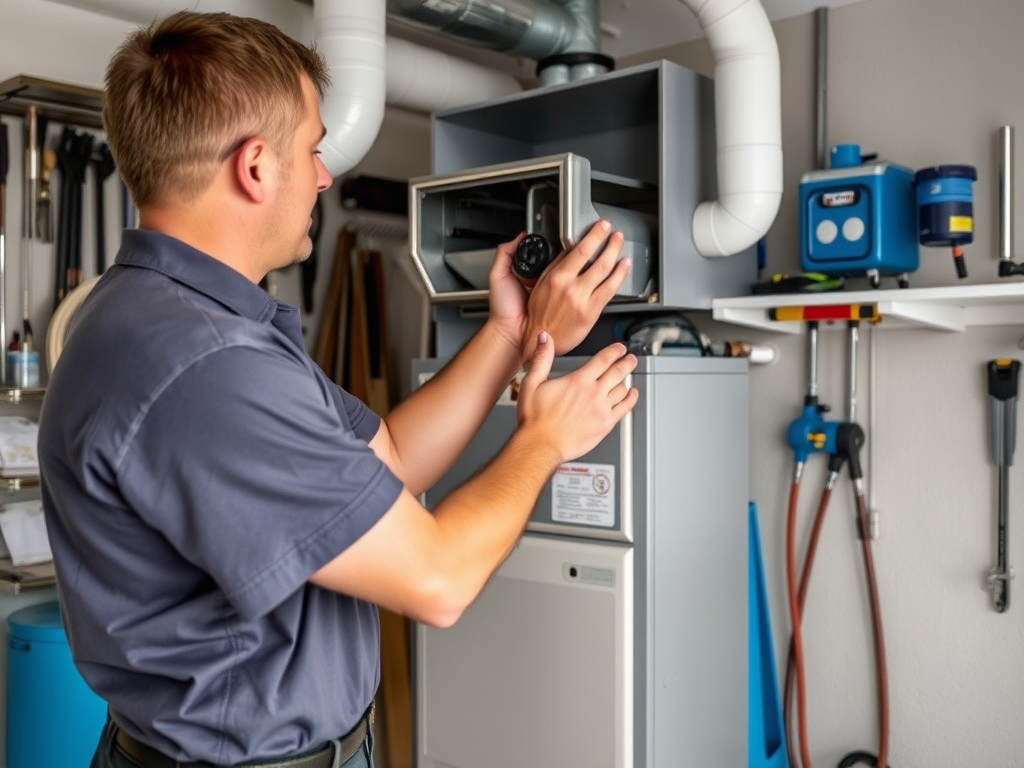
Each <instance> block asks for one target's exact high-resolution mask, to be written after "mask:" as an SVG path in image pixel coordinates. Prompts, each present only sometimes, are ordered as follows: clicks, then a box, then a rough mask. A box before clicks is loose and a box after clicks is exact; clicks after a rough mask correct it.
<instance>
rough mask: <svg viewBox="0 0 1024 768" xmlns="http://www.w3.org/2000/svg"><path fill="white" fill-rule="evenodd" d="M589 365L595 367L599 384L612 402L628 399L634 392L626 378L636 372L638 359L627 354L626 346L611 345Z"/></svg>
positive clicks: (599, 353) (617, 343) (600, 352)
mask: <svg viewBox="0 0 1024 768" xmlns="http://www.w3.org/2000/svg"><path fill="white" fill-rule="evenodd" d="M587 365H589V366H592V367H593V372H594V374H595V375H596V379H597V382H598V384H599V386H600V387H602V388H603V389H604V390H605V391H606V392H607V393H608V397H609V399H610V400H611V401H612V402H618V401H622V400H625V399H628V398H629V396H630V392H631V391H634V392H635V390H632V388H631V387H629V386H628V385H627V384H626V378H627V377H628V376H629V375H630V374H631V373H632V372H633V371H634V370H636V366H637V357H636V355H634V354H632V353H627V352H626V347H625V345H624V344H621V343H619V342H616V343H614V344H609V345H608V346H607V347H605V348H604V349H602V350H600V351H599V352H598V353H597V354H596V355H594V356H593V358H591V360H590V361H589V363H587Z"/></svg>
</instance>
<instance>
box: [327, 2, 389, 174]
mask: <svg viewBox="0 0 1024 768" xmlns="http://www.w3.org/2000/svg"><path fill="white" fill-rule="evenodd" d="M313 19H314V24H315V28H316V46H317V48H318V49H319V50H320V52H321V53H322V54H323V56H324V59H325V60H326V61H327V64H328V67H329V69H330V73H331V80H332V87H331V90H330V91H329V92H328V93H327V94H326V95H325V96H324V101H323V104H322V105H321V108H320V115H321V118H322V119H323V122H324V125H325V126H326V128H327V134H326V135H325V136H324V138H323V140H322V141H321V142H320V157H321V159H322V160H323V162H324V165H325V166H327V170H328V171H329V172H330V174H331V176H332V177H333V176H340V175H341V174H343V173H345V172H346V171H349V170H351V169H352V168H353V167H355V166H356V165H357V164H358V163H359V161H360V160H362V159H363V157H365V156H366V153H367V152H369V151H370V147H372V146H373V142H374V140H376V138H377V133H378V132H379V131H380V126H381V123H382V122H384V94H385V76H384V71H385V70H384V62H385V57H384V51H385V45H384V30H385V26H386V23H387V13H386V12H385V9H384V0H376V2H367V0H315V2H314V4H313Z"/></svg>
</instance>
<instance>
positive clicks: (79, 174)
mask: <svg viewBox="0 0 1024 768" xmlns="http://www.w3.org/2000/svg"><path fill="white" fill-rule="evenodd" d="M92 145H93V136H92V134H90V133H79V132H77V131H75V130H74V129H73V128H70V127H65V128H64V131H63V133H62V134H61V140H60V144H59V145H58V147H57V161H58V163H59V165H60V170H61V173H62V176H63V180H62V183H61V206H60V220H59V223H58V226H57V265H56V269H55V271H54V281H55V285H54V306H55V307H56V305H57V304H59V303H60V301H61V299H63V298H64V296H66V295H67V293H68V292H69V291H71V290H72V289H73V288H75V287H77V286H78V285H79V284H80V283H81V282H82V186H83V185H84V184H85V169H86V168H87V167H88V165H89V158H90V157H91V156H92Z"/></svg>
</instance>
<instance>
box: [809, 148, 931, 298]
mask: <svg viewBox="0 0 1024 768" xmlns="http://www.w3.org/2000/svg"><path fill="white" fill-rule="evenodd" d="M919 263H920V258H919V255H918V242H917V202H916V197H915V193H914V174H913V172H912V171H911V170H910V169H909V168H904V167H902V166H899V165H894V164H892V163H887V162H874V163H867V164H864V165H859V164H858V165H854V166H852V167H839V168H836V167H833V168H830V169H828V170H822V171H811V172H809V173H805V174H804V176H803V178H802V179H801V181H800V267H801V269H803V270H804V271H805V272H823V273H825V274H830V275H841V276H844V277H856V276H867V277H869V278H871V281H872V284H873V285H874V286H875V287H877V286H878V278H879V276H880V275H897V276H900V277H901V284H902V282H903V279H904V278H905V276H906V274H908V273H910V272H913V271H914V270H916V269H917V268H918V265H919Z"/></svg>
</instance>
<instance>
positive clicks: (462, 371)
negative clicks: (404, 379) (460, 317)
mask: <svg viewBox="0 0 1024 768" xmlns="http://www.w3.org/2000/svg"><path fill="white" fill-rule="evenodd" d="M520 355H521V352H520V350H518V349H516V348H514V347H513V346H512V345H511V344H510V343H509V342H508V341H507V340H506V339H505V338H503V337H502V336H501V335H500V334H498V333H496V332H495V331H494V329H493V327H492V326H491V325H490V323H485V324H484V326H483V327H482V328H481V329H480V330H479V331H477V332H476V333H475V334H473V336H472V337H471V338H470V339H469V341H468V342H466V344H465V346H464V347H463V348H462V349H461V350H459V352H458V353H457V354H456V355H455V357H453V358H452V359H451V360H450V361H449V362H448V363H447V364H446V365H445V366H444V368H442V369H441V370H440V371H438V372H437V373H436V374H434V376H433V377H432V378H431V379H430V380H429V381H428V382H426V383H425V384H424V385H423V386H422V387H420V388H418V389H417V390H416V391H414V392H413V393H412V395H410V396H409V397H408V398H407V399H406V400H405V401H404V402H402V403H401V404H400V405H398V406H397V407H396V408H395V409H394V410H393V411H392V412H391V413H390V414H389V415H388V416H387V417H386V419H385V422H386V425H387V429H388V432H389V434H390V439H391V460H390V461H388V464H389V465H390V466H391V468H392V470H393V471H394V472H395V473H396V474H397V475H398V476H399V477H400V478H401V480H402V482H404V483H405V485H406V487H407V488H409V490H410V491H412V492H413V493H415V494H419V493H421V492H423V491H424V490H426V489H427V488H429V487H430V486H431V485H433V484H434V483H435V482H436V481H437V480H438V479H439V478H440V477H441V475H443V474H444V472H446V471H447V470H448V468H449V467H451V465H452V464H453V463H454V461H455V459H456V458H457V457H458V456H459V454H460V453H462V451H463V450H464V449H465V447H466V446H467V445H468V444H469V441H470V440H471V439H472V438H473V435H475V434H476V432H477V430H479V428H480V425H481V424H483V421H484V419H485V418H486V417H487V415H488V414H489V413H490V411H491V408H493V407H494V403H495V401H496V400H497V399H498V396H499V395H500V394H501V392H502V391H503V390H504V389H505V387H507V386H508V384H509V382H510V381H511V379H512V376H513V375H514V374H515V372H516V371H517V370H518V369H519V367H520V359H521V358H520Z"/></svg>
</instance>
